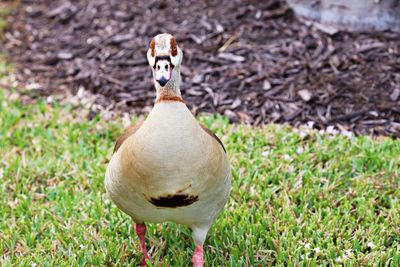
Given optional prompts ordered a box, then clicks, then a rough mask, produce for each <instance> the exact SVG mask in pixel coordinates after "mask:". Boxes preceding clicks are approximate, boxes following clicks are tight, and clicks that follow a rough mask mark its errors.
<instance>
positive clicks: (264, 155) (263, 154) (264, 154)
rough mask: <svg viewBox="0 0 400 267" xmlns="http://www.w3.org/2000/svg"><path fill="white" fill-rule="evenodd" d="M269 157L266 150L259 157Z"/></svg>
mask: <svg viewBox="0 0 400 267" xmlns="http://www.w3.org/2000/svg"><path fill="white" fill-rule="evenodd" d="M268 155H269V151H268V150H265V151H263V152H262V153H261V156H263V157H266V156H268Z"/></svg>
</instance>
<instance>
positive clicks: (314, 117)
mask: <svg viewBox="0 0 400 267" xmlns="http://www.w3.org/2000/svg"><path fill="white" fill-rule="evenodd" d="M9 25H10V27H9V29H8V32H7V33H6V35H5V37H6V38H5V44H3V47H2V48H3V49H4V50H6V52H7V53H8V54H9V55H10V57H11V60H12V61H13V62H16V63H17V72H18V73H17V78H18V79H19V80H20V81H22V82H24V83H25V84H27V85H28V86H30V87H33V88H34V90H33V91H32V92H35V94H36V95H50V94H55V93H63V92H65V91H67V90H72V92H73V93H76V92H77V91H78V89H79V88H85V89H86V90H90V91H91V92H92V93H94V94H96V95H97V96H98V97H97V102H98V103H99V104H101V105H103V106H109V107H111V108H114V109H121V110H129V111H132V112H135V113H143V112H146V111H148V109H149V107H151V106H152V105H153V102H154V97H155V91H154V88H153V84H152V78H151V72H150V68H149V66H148V65H147V62H146V57H145V54H146V50H147V46H148V44H149V41H150V40H151V38H152V37H153V36H154V35H156V34H158V33H160V32H169V33H172V34H174V35H175V37H176V38H177V40H178V43H179V44H180V46H181V47H182V49H183V51H184V59H183V67H182V75H183V83H182V88H181V89H182V93H183V97H184V98H185V100H186V101H187V102H188V103H190V107H191V109H192V110H193V111H194V112H195V113H197V112H204V111H205V112H213V113H214V112H218V113H221V114H224V115H227V116H228V117H229V118H230V119H231V120H232V121H242V122H247V123H252V124H256V125H257V124H262V123H268V122H277V123H284V122H288V123H290V124H293V125H296V126H297V125H300V124H304V123H308V122H312V124H314V125H315V127H317V128H326V127H328V126H330V125H334V126H335V127H337V128H339V129H341V130H351V131H354V132H356V133H369V134H384V135H393V136H396V137H400V37H399V34H398V33H391V32H381V33H359V34H351V33H344V32H339V33H335V34H331V35H330V34H327V33H324V32H323V31H320V30H318V29H316V28H315V27H314V26H313V25H310V24H307V23H303V22H301V21H299V20H298V19H297V18H296V17H294V15H293V13H292V12H291V10H290V9H289V8H288V7H287V5H286V4H285V3H284V2H283V1H278V0H271V1H241V0H236V1H229V0H223V1H133V0H107V1H106V0H77V1H70V2H69V1H60V0H56V1H53V0H38V1H28V0H25V1H22V3H21V5H20V7H19V8H18V9H17V10H16V11H15V13H14V14H13V15H12V16H10V18H9Z"/></svg>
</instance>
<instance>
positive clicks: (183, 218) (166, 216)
mask: <svg viewBox="0 0 400 267" xmlns="http://www.w3.org/2000/svg"><path fill="white" fill-rule="evenodd" d="M182 55H183V53H182V50H181V49H180V48H179V47H178V45H177V42H176V39H175V38H174V37H173V36H172V35H170V34H159V35H157V36H156V37H154V38H153V39H152V41H151V43H150V48H149V50H148V51H147V59H148V62H149V64H150V66H151V69H152V72H153V78H154V84H155V88H156V95H157V98H156V100H155V105H154V107H153V109H152V110H151V112H150V114H149V115H148V117H147V119H146V120H145V121H144V122H142V123H138V124H137V125H135V126H134V127H131V128H129V129H128V130H127V131H126V132H125V133H124V134H123V135H122V136H121V137H120V139H119V140H118V141H117V142H116V145H115V149H114V154H113V156H112V158H111V161H110V163H109V165H108V167H107V172H106V177H105V186H106V190H107V192H108V194H109V196H110V198H111V199H112V201H113V202H114V203H115V205H117V207H118V208H119V209H121V210H122V211H123V212H125V213H126V214H128V215H129V216H131V217H132V219H133V221H134V223H135V232H136V234H137V236H138V238H139V241H140V249H141V251H142V253H143V256H142V260H141V264H142V266H145V265H146V259H148V258H149V256H148V254H147V249H146V243H145V232H146V226H145V224H144V222H152V223H160V222H165V221H173V222H175V223H179V224H184V225H188V226H189V227H190V228H191V229H192V236H193V239H194V243H195V249H194V253H193V258H192V261H193V266H195V267H200V266H203V264H204V259H203V244H204V240H205V239H206V235H207V232H208V230H209V228H210V227H211V225H212V224H213V222H214V221H215V219H216V218H217V216H218V214H219V213H220V211H221V210H222V208H223V207H224V205H225V203H226V202H227V200H228V197H229V194H230V191H231V180H232V176H231V169H230V164H229V159H228V156H227V154H226V151H225V148H224V146H223V144H222V142H221V141H220V140H219V139H218V137H217V136H215V135H214V134H213V133H212V132H211V131H210V130H208V129H207V128H206V127H204V126H203V125H201V124H199V123H198V122H197V120H196V118H195V117H194V116H193V115H192V113H191V112H190V111H189V109H188V108H187V106H186V104H185V103H184V101H183V100H182V97H181V92H180V82H181V75H180V64H181V60H182Z"/></svg>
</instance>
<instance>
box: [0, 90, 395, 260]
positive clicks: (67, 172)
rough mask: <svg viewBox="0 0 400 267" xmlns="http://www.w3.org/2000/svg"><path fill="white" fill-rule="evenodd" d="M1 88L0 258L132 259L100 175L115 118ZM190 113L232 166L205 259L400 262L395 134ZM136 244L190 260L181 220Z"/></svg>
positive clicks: (130, 240) (123, 224) (128, 232)
mask: <svg viewBox="0 0 400 267" xmlns="http://www.w3.org/2000/svg"><path fill="white" fill-rule="evenodd" d="M6 94H7V95H6ZM7 97H8V93H5V92H4V91H3V92H1V91H0V261H1V263H0V266H31V265H34V264H36V265H38V266H106V265H107V266H108V265H117V266H136V265H137V264H138V261H139V259H140V254H139V252H138V251H139V246H138V240H137V238H136V236H135V235H134V233H133V231H132V221H131V220H130V218H129V217H128V216H127V215H125V214H123V213H122V212H121V211H119V210H118V209H117V208H116V207H115V206H114V205H113V204H112V203H111V202H110V200H109V199H108V197H107V196H106V194H105V190H104V183H103V179H104V172H105V168H106V165H107V163H108V160H109V159H110V157H111V154H112V147H113V144H114V140H116V138H117V137H118V136H119V135H120V134H121V133H122V131H123V128H122V127H121V125H122V120H119V119H117V120H114V121H105V120H102V119H100V118H99V117H97V118H95V119H94V120H92V121H88V120H86V119H85V113H84V112H83V111H82V110H79V109H75V108H73V107H72V106H68V105H64V106H60V105H59V104H57V103H51V104H47V103H45V102H39V103H38V104H23V103H21V102H19V101H18V100H7ZM201 120H202V121H203V122H204V123H205V124H206V125H208V126H209V127H210V128H211V129H213V130H214V131H215V132H216V133H217V135H218V136H220V137H222V138H221V139H222V141H223V142H224V143H225V145H226V148H227V151H228V153H229V156H230V158H231V161H232V166H233V174H234V182H233V190H232V194H231V199H230V201H229V203H228V204H227V206H226V208H225V210H224V212H223V213H222V214H221V215H220V216H219V218H218V220H217V221H216V222H215V224H214V225H213V227H212V228H211V230H210V232H209V235H208V238H207V240H206V243H205V253H206V262H207V264H206V266H270V265H273V266H317V265H323V266H333V265H342V264H343V265H345V266H378V265H381V266H384V265H388V266H399V265H400V205H399V196H400V194H399V193H400V190H399V180H400V179H399V173H400V141H395V140H391V139H389V138H379V139H373V138H371V137H365V136H360V137H357V138H355V139H353V140H349V139H348V138H346V137H344V136H328V135H320V134H318V133H317V132H314V131H308V132H307V136H305V137H304V136H303V135H300V134H299V131H298V130H296V129H292V128H290V127H288V126H278V125H270V126H267V127H265V128H251V127H249V126H244V125H231V124H229V123H228V122H227V121H226V120H225V119H223V118H221V117H202V118H201ZM147 242H148V246H149V248H150V254H151V258H152V260H153V262H154V265H155V266H186V265H187V264H188V263H189V262H190V259H191V255H192V249H193V247H194V245H193V242H192V240H191V237H190V230H189V229H188V228H186V227H185V226H181V225H176V224H173V223H164V224H158V225H156V224H150V225H149V227H148V235H147Z"/></svg>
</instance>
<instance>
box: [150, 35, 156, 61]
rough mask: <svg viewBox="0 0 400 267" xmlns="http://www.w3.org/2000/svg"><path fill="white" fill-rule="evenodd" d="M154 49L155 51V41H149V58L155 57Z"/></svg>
mask: <svg viewBox="0 0 400 267" xmlns="http://www.w3.org/2000/svg"><path fill="white" fill-rule="evenodd" d="M155 49H156V41H155V40H154V38H153V39H151V42H150V50H151V56H152V57H154V55H155Z"/></svg>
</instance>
